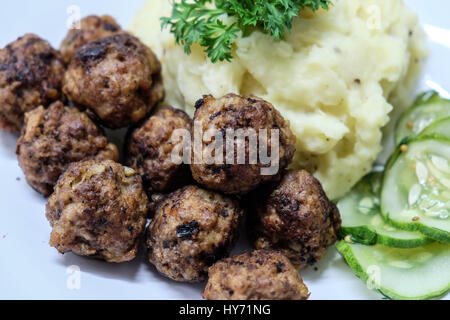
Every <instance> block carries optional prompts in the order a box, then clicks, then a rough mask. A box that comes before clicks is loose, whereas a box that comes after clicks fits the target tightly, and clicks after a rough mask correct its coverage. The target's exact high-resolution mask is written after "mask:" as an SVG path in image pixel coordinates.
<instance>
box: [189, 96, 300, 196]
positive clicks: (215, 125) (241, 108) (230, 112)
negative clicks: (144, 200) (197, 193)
mask: <svg viewBox="0 0 450 320" xmlns="http://www.w3.org/2000/svg"><path fill="white" fill-rule="evenodd" d="M196 108H197V110H196V111H195V116H194V124H195V126H194V130H200V129H201V130H202V132H205V133H206V132H209V133H210V134H211V133H214V132H216V133H220V134H222V137H223V140H224V141H226V142H225V143H224V144H229V143H230V141H231V143H232V145H234V152H233V153H232V154H231V155H232V156H233V158H231V156H227V153H228V151H229V150H228V149H230V150H231V151H233V150H232V149H233V148H228V145H227V148H222V149H223V161H222V163H220V162H219V163H217V162H214V163H213V164H208V163H207V162H206V161H198V160H196V157H197V156H198V155H197V154H196V153H198V152H196V149H197V147H196V146H195V143H194V152H193V160H192V162H191V171H192V175H193V177H194V179H195V180H196V181H197V182H198V183H200V184H202V185H204V186H205V187H206V188H208V189H212V190H217V191H221V192H224V193H228V194H245V193H248V192H249V191H251V190H253V189H255V188H256V187H258V186H259V185H260V184H262V183H267V182H269V181H274V180H279V176H280V172H281V171H282V170H283V169H284V168H286V167H287V166H288V164H289V163H290V162H291V160H292V157H293V155H294V152H295V141H296V139H295V136H294V135H293V133H292V132H291V130H290V128H289V122H288V121H286V120H285V119H284V118H283V117H282V116H281V114H280V113H279V112H278V111H277V110H276V109H275V108H274V107H273V106H272V105H271V104H270V103H269V102H267V101H264V100H262V99H260V98H257V97H244V96H239V95H235V94H228V95H226V96H224V97H222V98H220V99H215V98H213V97H212V96H204V98H203V99H201V100H199V101H197V103H196ZM264 129H266V130H267V135H266V137H267V139H265V138H264V137H265V135H262V134H261V132H260V130H264ZM231 130H233V132H234V134H235V135H236V136H238V135H239V133H241V134H244V135H245V134H248V135H249V136H250V135H252V134H253V136H255V134H256V136H257V139H254V140H253V141H254V143H257V145H254V144H253V146H252V144H251V143H250V141H251V139H250V138H245V143H239V142H238V140H237V139H236V140H234V137H231V136H229V135H228V133H227V131H231ZM272 130H278V134H279V139H278V141H277V143H276V144H277V145H278V146H279V148H278V149H279V157H274V159H273V161H274V162H272V163H264V162H263V161H261V157H259V159H258V160H257V161H253V162H251V161H250V160H251V153H254V154H255V155H258V154H259V153H261V151H262V150H263V149H262V144H261V141H262V142H263V143H265V144H266V146H267V151H268V152H269V153H270V152H271V150H272V147H274V148H275V147H276V146H275V145H272V143H271V142H272V141H271V140H272V139H271V137H272V135H271V132H272ZM195 134H196V133H195V131H194V133H193V135H194V136H195ZM260 139H261V140H260ZM202 141H203V142H202V145H201V151H202V152H204V151H205V150H208V149H210V148H211V143H214V145H215V144H216V143H215V137H214V139H210V140H209V141H210V142H205V139H203V140H202ZM206 141H208V140H207V139H206ZM240 141H241V142H243V140H242V139H241V140H240ZM239 146H243V147H244V148H245V149H244V148H242V147H239ZM239 149H241V150H244V151H245V152H244V155H245V159H243V158H241V159H239V154H240V152H239ZM256 149H259V152H258V150H256ZM241 154H242V153H241ZM271 156H272V154H271ZM273 156H275V154H273ZM255 160H256V159H255ZM271 165H273V166H275V165H278V167H277V168H276V170H275V171H274V172H271V173H270V174H263V173H262V169H263V168H266V169H268V168H269V167H271Z"/></svg>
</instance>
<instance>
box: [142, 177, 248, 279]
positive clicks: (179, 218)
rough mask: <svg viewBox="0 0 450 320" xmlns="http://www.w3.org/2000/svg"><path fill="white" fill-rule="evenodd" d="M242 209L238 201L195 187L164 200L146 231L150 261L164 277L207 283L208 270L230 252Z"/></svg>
mask: <svg viewBox="0 0 450 320" xmlns="http://www.w3.org/2000/svg"><path fill="white" fill-rule="evenodd" d="M242 214H243V212H242V210H241V209H240V207H239V205H238V203H237V201H235V200H233V199H231V198H228V197H225V196H222V195H220V194H218V193H214V192H211V191H207V190H203V189H201V188H199V187H196V186H192V185H190V186H186V187H183V188H181V189H178V190H176V191H174V192H173V193H171V194H169V195H167V196H166V197H165V198H164V199H161V200H160V201H159V202H158V203H157V204H156V206H155V209H154V218H153V220H152V222H151V223H150V225H149V227H148V230H147V247H148V257H149V261H150V262H151V263H152V264H153V265H154V266H155V267H156V269H157V270H158V271H159V272H160V273H162V274H163V275H165V276H167V277H169V278H171V279H173V280H176V281H184V282H197V281H202V280H205V279H206V277H207V273H208V268H209V266H211V265H212V264H213V263H214V262H216V261H217V260H219V259H221V258H223V257H226V256H227V255H228V254H229V252H230V251H231V249H232V247H233V245H234V243H235V241H236V239H237V234H238V228H239V223H240V220H241V217H242Z"/></svg>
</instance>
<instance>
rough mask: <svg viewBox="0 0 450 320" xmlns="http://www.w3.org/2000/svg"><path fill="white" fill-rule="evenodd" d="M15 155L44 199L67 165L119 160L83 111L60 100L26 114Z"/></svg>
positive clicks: (115, 148)
mask: <svg viewBox="0 0 450 320" xmlns="http://www.w3.org/2000/svg"><path fill="white" fill-rule="evenodd" d="M16 153H17V159H18V161H19V165H20V167H21V168H22V171H23V172H24V174H25V178H26V180H27V182H28V183H29V184H30V185H31V186H32V187H33V188H34V189H35V190H36V191H38V192H40V193H41V194H43V195H44V196H49V195H50V194H51V193H52V192H53V186H54V185H55V184H56V181H57V180H58V178H59V176H60V175H61V174H62V173H63V172H64V171H65V170H66V169H67V167H68V166H69V164H70V163H73V162H77V161H81V160H87V159H97V160H107V159H109V160H114V161H117V160H118V159H119V152H118V150H117V147H116V146H115V145H114V144H111V143H108V140H107V138H106V137H105V136H104V134H103V132H102V130H101V129H100V128H99V127H98V126H97V125H96V124H95V123H94V122H92V120H91V119H89V117H88V116H87V115H86V114H85V113H84V112H80V111H79V110H78V109H76V108H69V107H65V106H64V105H63V104H62V103H61V102H59V101H57V102H54V103H53V104H52V105H50V107H49V108H48V109H44V108H43V107H42V106H41V107H39V108H36V109H34V110H32V111H30V112H28V113H26V114H25V125H24V127H23V129H22V133H21V135H20V138H19V139H18V140H17V148H16Z"/></svg>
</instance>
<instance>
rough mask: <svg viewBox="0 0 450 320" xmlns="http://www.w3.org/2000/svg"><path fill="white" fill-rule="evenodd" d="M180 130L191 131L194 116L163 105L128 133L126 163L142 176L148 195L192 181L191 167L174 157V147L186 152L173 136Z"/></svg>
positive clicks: (181, 141) (180, 141)
mask: <svg viewBox="0 0 450 320" xmlns="http://www.w3.org/2000/svg"><path fill="white" fill-rule="evenodd" d="M177 129H185V130H187V131H188V132H189V131H190V130H191V119H190V118H189V116H188V115H187V114H186V113H185V112H183V111H181V110H178V109H174V108H172V107H170V106H164V107H163V108H161V109H160V110H158V112H156V113H155V114H154V115H153V116H151V117H150V118H148V119H147V120H146V121H145V122H144V123H143V124H142V125H141V126H139V127H137V128H134V129H131V130H130V132H129V134H128V138H127V142H126V146H125V150H126V155H125V163H126V165H127V166H129V167H131V168H133V169H135V170H136V171H137V172H138V173H139V174H140V175H141V176H142V180H143V182H144V186H145V187H146V190H147V193H148V194H149V195H150V194H152V193H154V192H170V191H173V190H175V189H176V188H178V187H181V186H183V185H185V184H187V183H188V182H189V180H190V179H189V178H190V171H189V166H188V165H187V164H184V163H182V164H176V163H174V162H173V159H172V152H173V151H174V150H179V152H180V154H181V152H182V151H183V140H182V139H177V140H174V139H175V138H176V137H172V134H173V133H174V131H175V130H177Z"/></svg>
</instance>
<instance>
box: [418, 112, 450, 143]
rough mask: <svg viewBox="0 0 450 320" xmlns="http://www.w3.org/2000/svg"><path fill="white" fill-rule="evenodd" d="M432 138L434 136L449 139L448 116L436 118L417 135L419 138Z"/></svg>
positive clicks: (449, 126)
mask: <svg viewBox="0 0 450 320" xmlns="http://www.w3.org/2000/svg"><path fill="white" fill-rule="evenodd" d="M426 137H428V138H432V137H433V138H434V137H442V138H446V139H450V117H447V118H443V119H439V120H436V121H435V122H433V123H432V124H430V125H429V126H428V127H426V128H425V130H423V131H422V133H421V134H420V135H419V138H426Z"/></svg>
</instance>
